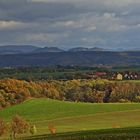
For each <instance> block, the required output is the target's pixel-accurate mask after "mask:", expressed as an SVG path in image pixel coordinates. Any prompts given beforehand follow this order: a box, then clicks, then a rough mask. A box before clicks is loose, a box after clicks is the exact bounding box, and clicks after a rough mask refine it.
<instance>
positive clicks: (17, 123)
mask: <svg viewBox="0 0 140 140" xmlns="http://www.w3.org/2000/svg"><path fill="white" fill-rule="evenodd" d="M28 129H29V124H28V122H27V121H26V120H24V119H23V118H22V117H20V116H18V115H16V116H14V117H13V119H12V123H11V131H12V137H14V138H15V137H16V135H17V134H24V133H26V132H27V131H28Z"/></svg>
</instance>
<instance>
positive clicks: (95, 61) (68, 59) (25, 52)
mask: <svg viewBox="0 0 140 140" xmlns="http://www.w3.org/2000/svg"><path fill="white" fill-rule="evenodd" d="M54 65H74V66H99V65H101V66H102V65H103V66H104V65H113V66H119V65H140V51H111V50H109V51H108V50H105V49H102V48H97V47H95V48H84V47H78V48H72V49H69V50H68V51H64V50H62V49H59V48H57V47H44V48H39V47H36V46H32V45H8V46H1V47H0V67H16V66H54Z"/></svg>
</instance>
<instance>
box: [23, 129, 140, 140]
mask: <svg viewBox="0 0 140 140" xmlns="http://www.w3.org/2000/svg"><path fill="white" fill-rule="evenodd" d="M23 139H24V140H140V128H123V129H105V130H94V131H79V132H71V133H70V132H69V133H60V134H56V135H38V136H31V137H25V138H23Z"/></svg>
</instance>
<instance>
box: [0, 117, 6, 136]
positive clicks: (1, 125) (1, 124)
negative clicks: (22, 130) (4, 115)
mask: <svg viewBox="0 0 140 140" xmlns="http://www.w3.org/2000/svg"><path fill="white" fill-rule="evenodd" d="M7 130H8V125H7V124H6V123H5V121H4V120H3V119H0V136H2V135H4V134H5V133H6V132H7Z"/></svg>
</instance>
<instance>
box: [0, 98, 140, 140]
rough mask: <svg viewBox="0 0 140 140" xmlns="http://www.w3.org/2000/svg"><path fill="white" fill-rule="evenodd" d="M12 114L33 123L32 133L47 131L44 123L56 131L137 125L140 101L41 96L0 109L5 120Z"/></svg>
mask: <svg viewBox="0 0 140 140" xmlns="http://www.w3.org/2000/svg"><path fill="white" fill-rule="evenodd" d="M16 114H18V115H20V116H22V117H24V118H26V120H27V121H29V122H30V123H31V124H35V125H36V127H37V133H36V135H44V134H49V133H50V132H49V130H48V124H53V125H54V126H55V127H56V129H57V134H59V133H60V134H61V133H65V134H67V133H76V132H79V131H80V132H81V131H82V132H88V131H89V130H92V131H93V132H94V131H97V130H98V131H100V130H105V129H113V130H114V129H116V128H119V129H122V128H129V127H130V128H131V127H135V128H136V127H139V126H140V104H137V103H125V104H121V103H115V104H112V103H110V104H103V103H100V104H91V103H72V102H65V101H56V100H51V99H44V98H42V99H30V100H28V101H26V102H24V103H22V104H19V105H15V106H12V107H9V108H6V109H3V110H1V111H0V117H1V118H3V119H5V120H6V121H7V122H9V121H10V120H11V118H12V116H14V115H16ZM26 136H29V134H27V135H26ZM48 136H49V135H48ZM5 137H6V136H5ZM3 139H4V138H3Z"/></svg>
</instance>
